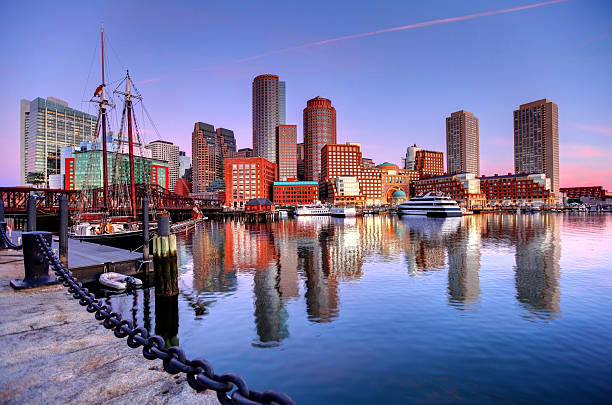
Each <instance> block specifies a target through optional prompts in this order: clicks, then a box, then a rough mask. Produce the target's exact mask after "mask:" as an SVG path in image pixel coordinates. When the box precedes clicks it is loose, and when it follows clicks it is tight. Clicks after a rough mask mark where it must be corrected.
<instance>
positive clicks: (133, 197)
mask: <svg viewBox="0 0 612 405" xmlns="http://www.w3.org/2000/svg"><path fill="white" fill-rule="evenodd" d="M125 105H126V107H127V119H128V145H129V155H130V199H131V203H132V218H133V219H136V184H135V183H134V139H133V137H132V93H131V92H130V72H129V71H126V76H125ZM143 170H144V167H143Z"/></svg>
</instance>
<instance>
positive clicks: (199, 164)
mask: <svg viewBox="0 0 612 405" xmlns="http://www.w3.org/2000/svg"><path fill="white" fill-rule="evenodd" d="M235 152H236V140H235V139H234V133H233V132H232V131H231V130H229V129H225V128H218V129H217V130H215V127H214V126H212V125H210V124H206V123H204V122H196V123H195V126H194V129H193V133H192V135H191V155H192V160H191V167H192V179H193V192H194V193H203V192H205V191H207V188H208V187H209V186H210V184H211V183H212V182H213V181H215V180H218V179H219V180H223V178H224V176H223V169H224V163H223V162H224V159H226V158H230V157H232V156H234V153H235Z"/></svg>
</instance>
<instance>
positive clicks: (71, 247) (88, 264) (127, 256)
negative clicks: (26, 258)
mask: <svg viewBox="0 0 612 405" xmlns="http://www.w3.org/2000/svg"><path fill="white" fill-rule="evenodd" d="M20 236H21V232H19V231H14V232H13V237H12V239H13V241H15V242H16V241H17V238H18V237H20ZM51 248H52V249H54V250H55V252H56V253H57V252H58V251H59V240H58V237H57V236H56V235H53V241H52V243H51ZM13 252H14V253H17V252H15V251H13ZM19 255H22V253H21V252H19ZM21 258H22V259H23V256H21ZM140 260H142V253H138V252H130V251H129V250H124V249H119V248H115V247H111V246H104V245H98V244H95V243H89V242H80V241H78V240H76V239H70V238H69V239H68V268H69V269H70V270H71V271H72V273H73V274H74V276H75V277H76V278H77V279H78V280H79V281H80V282H82V283H90V282H93V281H98V278H99V277H100V274H102V273H104V272H105V271H114V272H116V273H121V274H127V275H134V274H136V273H137V272H139V271H143V269H139V266H140ZM142 267H144V265H143V266H142ZM22 277H23V275H22Z"/></svg>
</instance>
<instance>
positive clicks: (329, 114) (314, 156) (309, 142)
mask: <svg viewBox="0 0 612 405" xmlns="http://www.w3.org/2000/svg"><path fill="white" fill-rule="evenodd" d="M328 143H333V144H335V143H336V109H335V108H334V107H332V105H331V101H330V100H328V99H326V98H323V97H315V98H313V99H311V100H308V102H307V104H306V108H304V178H305V180H310V181H319V175H320V174H321V149H323V146H325V145H327V144H328Z"/></svg>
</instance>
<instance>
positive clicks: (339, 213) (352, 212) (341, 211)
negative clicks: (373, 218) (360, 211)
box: [329, 207, 357, 218]
mask: <svg viewBox="0 0 612 405" xmlns="http://www.w3.org/2000/svg"><path fill="white" fill-rule="evenodd" d="M329 214H330V215H331V216H332V217H339V218H351V217H355V216H357V210H356V209H355V207H332V208H331V210H330V211H329Z"/></svg>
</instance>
